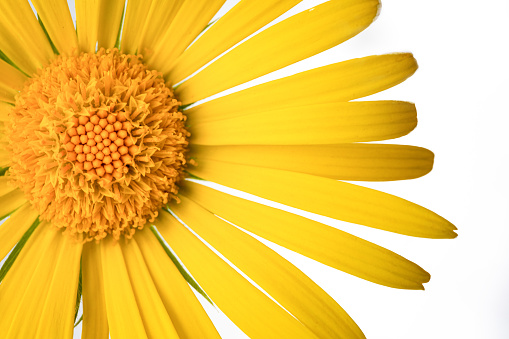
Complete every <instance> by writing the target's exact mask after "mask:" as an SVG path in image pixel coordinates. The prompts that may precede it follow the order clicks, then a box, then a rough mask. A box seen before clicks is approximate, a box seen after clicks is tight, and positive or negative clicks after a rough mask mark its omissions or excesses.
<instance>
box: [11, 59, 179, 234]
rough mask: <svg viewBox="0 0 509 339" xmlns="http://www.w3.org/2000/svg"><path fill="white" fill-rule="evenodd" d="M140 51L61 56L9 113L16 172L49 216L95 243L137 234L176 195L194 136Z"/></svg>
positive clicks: (30, 196) (31, 83)
mask: <svg viewBox="0 0 509 339" xmlns="http://www.w3.org/2000/svg"><path fill="white" fill-rule="evenodd" d="M179 106H180V102H179V101H178V100H177V99H176V98H175V96H174V94H173V91H172V90H171V89H170V88H169V87H167V86H166V84H165V81H164V79H163V77H162V74H161V73H159V72H156V71H153V70H149V69H148V68H147V67H146V66H145V65H144V64H143V62H142V59H141V56H132V55H125V54H122V53H120V52H119V51H118V50H116V49H115V50H107V51H106V50H104V49H101V50H100V51H98V52H97V53H95V54H92V53H83V54H81V55H79V56H59V57H58V58H57V59H56V60H54V61H53V62H52V63H51V64H50V65H49V66H48V67H46V68H44V69H41V70H40V71H39V73H38V74H37V75H35V76H34V77H32V78H31V79H30V80H28V81H27V83H26V84H25V87H24V89H23V90H22V91H21V92H20V93H19V95H18V96H17V97H16V105H15V107H14V108H13V109H12V110H11V112H10V121H11V122H10V125H9V126H8V131H7V135H8V138H9V148H10V150H11V160H12V161H11V162H12V165H11V167H10V175H11V177H12V178H13V181H14V183H15V184H16V185H17V186H18V187H20V188H21V189H22V190H23V191H24V192H25V194H26V196H27V198H28V199H30V201H31V202H32V204H33V206H34V207H35V208H36V209H37V210H38V211H39V213H40V218H41V219H42V220H46V221H49V222H51V224H53V225H54V226H56V227H60V228H65V229H66V232H67V233H68V234H71V235H72V236H74V237H76V238H80V239H83V240H84V241H89V240H93V239H97V240H99V239H102V238H104V237H106V236H108V235H111V236H113V237H114V238H115V239H119V237H120V236H125V237H126V238H130V237H132V236H133V234H134V233H135V231H136V229H140V228H143V227H144V225H145V224H146V223H147V222H148V221H153V220H154V219H155V218H156V217H157V215H158V210H159V209H160V208H161V207H162V206H164V205H165V204H167V203H168V202H169V200H171V199H177V198H176V196H177V193H178V183H179V182H180V181H181V180H182V179H183V177H184V169H185V165H186V153H187V146H188V138H189V133H188V132H187V130H186V129H185V127H184V124H185V120H186V117H185V116H184V115H183V113H182V112H180V111H179Z"/></svg>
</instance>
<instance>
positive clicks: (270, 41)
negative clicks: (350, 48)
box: [171, 0, 379, 102]
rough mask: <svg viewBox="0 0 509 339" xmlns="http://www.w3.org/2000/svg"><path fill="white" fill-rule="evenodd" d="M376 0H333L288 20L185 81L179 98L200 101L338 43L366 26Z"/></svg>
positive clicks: (375, 6) (376, 2)
mask: <svg viewBox="0 0 509 339" xmlns="http://www.w3.org/2000/svg"><path fill="white" fill-rule="evenodd" d="M378 5H379V3H378V0H331V1H328V2H326V3H324V4H321V5H318V6H316V7H315V8H313V9H311V10H308V11H304V12H302V13H299V14H297V15H295V16H293V17H291V18H289V19H286V20H284V21H282V22H280V23H278V24H276V25H274V26H271V27H270V28H268V29H266V30H265V31H263V32H261V33H259V34H257V35H255V36H254V37H252V38H251V39H249V40H248V41H246V42H244V43H242V44H241V45H239V46H237V47H235V48H234V49H233V50H231V51H229V52H228V53H227V54H226V55H224V56H222V57H221V58H219V59H218V60H217V61H215V62H214V63H212V64H211V65H209V66H208V67H207V68H205V69H204V70H202V71H201V72H199V73H198V74H196V75H194V76H193V77H192V78H190V79H189V80H187V81H185V82H184V83H183V84H182V85H180V86H179V88H178V91H179V94H180V95H182V96H180V95H179V97H180V98H183V99H184V100H186V101H190V102H191V101H198V100H201V99H204V98H207V97H209V96H211V95H213V94H216V93H219V92H221V91H223V90H226V89H228V88H231V87H234V86H236V85H240V84H242V83H244V82H247V81H249V80H252V79H255V78H258V77H260V76H262V75H264V74H268V73H270V72H272V71H275V70H278V69H280V68H283V67H285V66H287V65H290V64H292V63H294V62H297V61H300V60H303V59H305V58H307V57H310V56H312V55H315V54H318V53H320V52H322V51H324V50H326V49H329V48H331V47H334V46H336V45H338V44H340V43H342V42H344V41H346V40H348V39H350V38H351V37H353V36H355V35H357V34H358V33H359V32H361V31H362V30H364V29H365V28H366V27H368V26H369V25H370V24H371V22H372V21H373V19H374V18H375V16H376V14H377V12H378ZM171 80H172V81H173V79H171Z"/></svg>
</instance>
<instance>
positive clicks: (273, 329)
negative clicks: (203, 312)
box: [156, 212, 316, 339]
mask: <svg viewBox="0 0 509 339" xmlns="http://www.w3.org/2000/svg"><path fill="white" fill-rule="evenodd" d="M156 225H157V227H158V229H159V231H160V232H161V234H162V235H163V236H164V238H165V240H166V241H167V242H168V244H169V245H170V246H171V247H172V248H173V249H174V250H175V252H176V253H177V255H178V256H179V258H180V259H182V261H183V263H184V265H185V266H186V267H187V268H188V269H189V271H190V272H191V274H192V275H193V277H194V278H195V279H196V281H197V282H198V283H199V284H200V286H202V287H203V289H204V290H205V292H207V294H208V295H209V296H210V298H211V299H212V301H214V303H216V304H217V306H218V307H219V308H220V309H221V310H222V311H223V312H224V313H225V314H226V315H227V316H228V317H229V318H230V319H231V320H232V321H233V322H234V323H235V324H236V325H237V326H238V327H239V328H240V329H241V330H242V331H243V332H244V333H246V334H247V335H248V336H249V337H250V338H253V339H257V338H260V339H270V338H278V339H280V338H288V339H290V338H316V337H315V336H314V335H313V334H312V333H311V332H310V331H309V330H308V329H307V328H306V327H304V326H303V325H302V324H301V323H300V322H298V321H297V320H296V319H295V318H293V317H292V316H291V315H290V314H289V313H287V312H286V311H285V310H283V309H282V308H281V307H279V306H278V305H277V304H276V303H274V302H273V301H272V300H271V299H269V298H268V297H267V296H265V295H264V294H263V293H262V292H261V291H260V290H258V289H257V288H256V287H254V286H253V285H251V284H250V283H249V282H248V281H247V280H246V279H244V278H243V277H242V276H241V275H239V274H238V273H237V272H236V271H235V270H234V269H233V268H232V267H231V266H229V265H228V264H227V263H226V262H225V261H223V260H221V258H219V257H218V256H217V255H215V254H214V253H213V252H212V251H211V250H210V249H209V248H208V247H207V246H206V245H205V244H204V243H202V242H201V241H200V240H199V239H198V238H196V236H194V235H193V234H192V233H191V232H190V231H188V230H187V229H186V228H185V227H184V226H183V225H181V224H180V223H179V222H178V221H177V220H176V219H174V218H173V217H172V216H171V215H170V214H169V213H167V212H161V213H160V214H159V219H158V220H156Z"/></svg>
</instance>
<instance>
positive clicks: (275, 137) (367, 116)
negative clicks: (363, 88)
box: [189, 101, 417, 145]
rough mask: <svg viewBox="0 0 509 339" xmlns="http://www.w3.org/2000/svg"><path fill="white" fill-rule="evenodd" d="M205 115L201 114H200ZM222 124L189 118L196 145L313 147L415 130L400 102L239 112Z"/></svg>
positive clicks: (410, 108) (409, 108)
mask: <svg viewBox="0 0 509 339" xmlns="http://www.w3.org/2000/svg"><path fill="white" fill-rule="evenodd" d="M199 115H201V114H199ZM226 115H228V116H227V117H225V118H224V119H222V115H221V114H219V115H218V116H217V117H214V118H212V117H204V118H205V119H207V118H209V119H208V120H205V119H203V120H202V119H200V116H198V117H196V116H195V115H194V114H190V116H189V126H190V128H189V130H190V132H191V136H192V143H193V144H201V145H315V144H336V143H344V142H359V141H377V140H386V139H392V138H398V137H401V136H403V135H405V134H407V133H409V132H410V131H412V130H413V129H414V128H415V126H416V125H417V113H416V110H415V105H414V104H411V103H408V102H400V101H367V102H334V103H325V104H316V105H308V106H297V107H289V108H282V109H279V110H265V111H260V112H255V113H251V114H242V113H241V112H237V114H236V115H235V116H233V114H231V113H230V114H229V113H228V112H227V113H226Z"/></svg>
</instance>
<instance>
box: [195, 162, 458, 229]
mask: <svg viewBox="0 0 509 339" xmlns="http://www.w3.org/2000/svg"><path fill="white" fill-rule="evenodd" d="M191 173H192V174H194V175H196V176H198V177H200V178H203V179H207V180H210V181H214V182H217V183H219V184H222V185H226V186H229V187H232V188H236V189H239V190H242V191H245V192H248V193H252V194H255V195H257V196H260V197H262V198H266V199H269V200H272V201H276V202H280V203H282V204H285V205H288V206H291V207H296V208H300V209H302V210H304V211H309V212H313V213H317V214H321V215H325V216H328V217H331V218H336V219H339V220H343V221H347V222H351V223H355V224H360V225H365V226H369V227H374V228H378V229H382V230H385V231H390V232H395V233H401V234H406V235H411V236H416V237H424V238H453V237H455V236H456V233H454V229H455V227H454V226H453V225H452V224H451V223H450V222H448V221H447V220H445V219H444V218H442V217H440V216H439V215H437V214H436V213H433V212H431V211H430V210H427V209H425V208H424V207H421V206H419V205H416V204H414V203H411V202H409V201H407V200H404V199H401V198H398V197H396V196H393V195H390V194H387V193H383V192H379V191H375V190H373V189H369V188H365V187H362V186H357V185H353V184H349V183H346V182H341V181H335V180H332V179H328V178H321V177H317V176H313V175H309V174H302V173H295V172H289V171H283V170H275V169H269V168H261V167H252V166H246V165H237V164H230V163H224V162H219V161H214V160H201V161H200V162H199V165H198V166H197V167H196V168H195V169H192V170H191ZM274 183H277V185H275V184H274Z"/></svg>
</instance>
